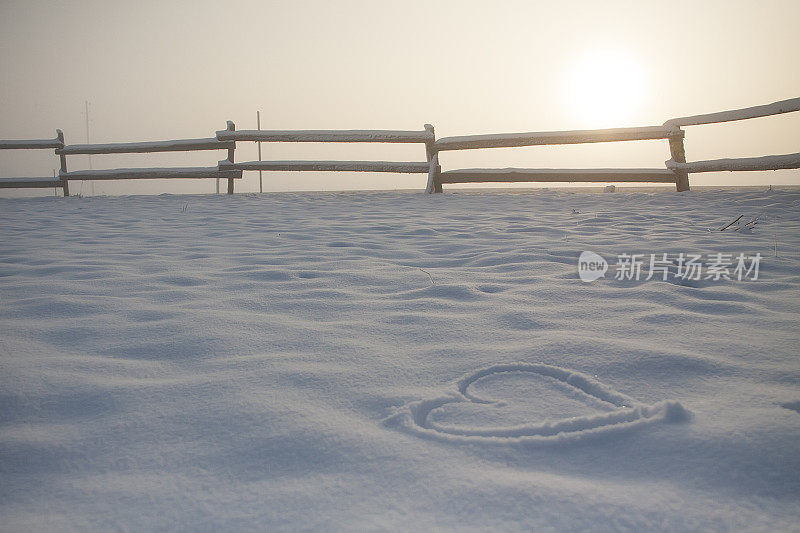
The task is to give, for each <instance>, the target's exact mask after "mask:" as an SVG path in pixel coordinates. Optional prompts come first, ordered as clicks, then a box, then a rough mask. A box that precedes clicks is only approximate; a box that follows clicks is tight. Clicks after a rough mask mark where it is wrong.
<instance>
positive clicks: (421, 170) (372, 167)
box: [219, 160, 429, 174]
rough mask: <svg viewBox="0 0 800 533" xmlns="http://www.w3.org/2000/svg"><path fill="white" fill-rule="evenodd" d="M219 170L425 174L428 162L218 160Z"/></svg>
mask: <svg viewBox="0 0 800 533" xmlns="http://www.w3.org/2000/svg"><path fill="white" fill-rule="evenodd" d="M219 168H220V169H221V170H226V169H238V170H282V171H289V172H305V171H320V172H327V171H346V172H397V173H400V174H425V173H426V172H428V169H429V164H428V163H427V162H425V161H421V162H415V161H409V162H406V161H246V162H243V163H228V162H226V161H224V160H223V161H220V162H219Z"/></svg>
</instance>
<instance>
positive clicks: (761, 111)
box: [664, 98, 800, 127]
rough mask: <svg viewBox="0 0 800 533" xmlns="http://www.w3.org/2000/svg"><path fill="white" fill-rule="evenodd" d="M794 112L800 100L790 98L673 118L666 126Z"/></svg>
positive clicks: (728, 120) (798, 109) (799, 104)
mask: <svg viewBox="0 0 800 533" xmlns="http://www.w3.org/2000/svg"><path fill="white" fill-rule="evenodd" d="M793 111H800V98H790V99H789V100H781V101H780V102H773V103H771V104H766V105H759V106H754V107H745V108H743V109H733V110H731V111H721V112H719V113H708V114H705V115H694V116H691V117H681V118H673V119H670V120H668V121H666V122H665V123H664V125H665V126H676V127H682V126H699V125H702V124H717V123H719V122H732V121H734V120H747V119H750V118H760V117H769V116H772V115H780V114H783V113H791V112H793Z"/></svg>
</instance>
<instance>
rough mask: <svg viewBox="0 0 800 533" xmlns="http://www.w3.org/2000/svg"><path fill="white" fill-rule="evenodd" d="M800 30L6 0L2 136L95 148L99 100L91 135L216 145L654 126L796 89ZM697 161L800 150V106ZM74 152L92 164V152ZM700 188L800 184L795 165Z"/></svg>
mask: <svg viewBox="0 0 800 533" xmlns="http://www.w3.org/2000/svg"><path fill="white" fill-rule="evenodd" d="M798 21H800V1H798V0H772V1H770V0H759V1H753V2H750V1H735V0H726V1H702V0H696V1H674V0H671V1H659V2H654V1H652V2H651V1H642V0H640V1H632V2H621V1H617V2H614V1H608V0H605V1H602V2H598V1H566V0H561V1H556V2H545V1H534V0H530V1H493V2H478V1H466V0H462V1H430V0H428V1H413V0H406V1H398V2H388V1H387V2H384V1H379V0H373V1H332V0H328V1H244V0H242V1H236V0H229V1H225V2H218V1H205V0H191V1H181V2H178V1H169V0H162V1H125V2H122V1H117V0H104V1H97V2H94V1H92V2H89V1H78V0H76V1H70V2H41V1H36V0H28V1H8V0H0V73H2V74H1V75H0V138H2V139H14V138H52V137H54V136H55V131H54V130H55V128H61V129H63V130H64V133H65V135H66V140H67V143H83V142H85V141H86V126H85V116H84V101H86V100H88V101H89V102H90V104H89V116H90V124H89V130H90V131H89V134H90V140H91V142H125V141H145V140H163V139H175V138H195V137H211V136H213V135H214V132H215V131H216V130H218V129H223V128H224V126H225V121H226V120H233V121H234V122H235V123H236V124H237V128H238V129H255V126H256V110H260V111H261V117H262V128H263V129H317V128H330V129H351V128H364V129H371V128H374V129H414V130H417V129H422V127H423V124H425V123H426V122H429V123H431V124H433V125H434V126H435V127H436V133H437V136H438V137H442V136H450V135H462V134H475V133H501V132H521V131H548V130H560V129H581V128H595V127H622V126H649V125H658V124H661V123H663V122H664V121H665V120H667V119H669V118H673V117H676V116H682V115H690V114H696V113H706V112H713V111H722V110H726V109H732V108H738V107H747V106H750V105H758V104H765V103H770V102H773V101H776V100H782V99H786V98H793V97H797V96H800V68H799V67H798V65H800V31H798ZM262 148H263V152H264V159H270V158H272V159H287V158H300V159H378V160H392V159H395V160H420V161H421V160H424V148H423V147H422V146H421V145H409V146H403V145H320V144H313V145H293V144H264V145H262ZM686 151H687V157H688V158H689V159H690V160H697V159H708V158H717V157H727V156H730V157H738V156H750V155H767V154H781V153H792V152H797V151H800V113H794V114H789V115H783V116H780V117H773V118H766V119H759V120H755V121H745V122H739V123H732V124H728V125H716V126H696V127H692V128H688V129H687V137H686ZM223 155H224V154H223V152H195V153H191V154H136V155H126V156H93V157H92V164H93V167H94V168H113V167H117V166H171V165H174V166H194V165H200V166H211V165H214V164H215V163H216V161H217V160H218V159H221V158H222V157H223ZM236 155H237V160H239V161H244V160H252V159H256V151H255V145H254V143H239V146H238V147H237V152H236ZM668 158H669V151H668V148H667V142H666V141H643V142H636V143H608V144H597V145H585V146H562V147H552V148H551V147H533V148H522V149H519V148H516V149H494V150H477V151H476V150H473V151H467V152H461V153H446V154H443V155H442V164H443V167H444V168H445V169H448V168H459V167H465V166H468V167H473V166H486V167H505V166H524V167H566V168H581V167H585V168H592V167H598V168H599V167H655V168H663V162H664V160H666V159H668ZM68 161H69V167H70V169H71V170H78V169H81V168H87V164H88V158H87V156H71V157H70V158H69V159H68ZM57 162H58V158H57V157H56V156H55V155H54V154H53V152H52V151H51V150H45V151H39V152H30V151H26V152H19V151H14V152H11V151H4V152H2V153H0V175H2V177H16V176H48V175H52V169H53V168H55V167H56V166H57ZM264 180H265V190H310V189H312V190H313V189H326V190H335V189H393V188H420V189H421V188H423V187H424V184H425V180H426V177H425V176H424V175H408V174H383V175H376V174H355V173H353V174H344V173H265V174H264ZM691 181H692V184H697V185H702V184H727V183H730V184H740V183H754V184H755V183H763V184H767V183H772V184H780V183H784V184H800V171H791V170H789V171H779V172H774V173H747V174H731V173H720V174H696V175H693V176H692V177H691ZM76 185H77V184H76ZM87 187H88V185H86V184H85V185H84V189H83V192H84V193H87V192H88V189H87ZM75 188H76V187H73V189H75ZM213 188H214V184H213V180H207V181H205V182H197V181H192V182H182V183H178V182H176V181H170V182H168V181H136V182H127V183H122V182H97V183H96V185H95V189H96V192H97V193H105V194H123V193H162V192H204V191H205V192H211V191H213ZM238 190H240V191H243V192H246V191H256V190H258V173H253V172H247V173H245V179H244V180H242V183H241V184H239V185H238ZM76 192H77V191H76ZM39 193H40V194H52V191H49V192H48V191H39ZM2 194H3V195H6V196H7V195H9V194H10V193H8V192H7V191H6V192H3V193H2ZM25 194H31V193H30V192H26V193H25Z"/></svg>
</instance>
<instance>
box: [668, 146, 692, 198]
mask: <svg viewBox="0 0 800 533" xmlns="http://www.w3.org/2000/svg"><path fill="white" fill-rule="evenodd" d="M669 153H670V157H671V158H672V160H674V161H680V162H681V163H685V162H686V150H685V149H684V146H683V137H670V139H669ZM671 170H673V172H675V188H676V189H677V190H678V192H683V191H688V190H689V174H688V173H687V172H686V171H684V170H674V169H671Z"/></svg>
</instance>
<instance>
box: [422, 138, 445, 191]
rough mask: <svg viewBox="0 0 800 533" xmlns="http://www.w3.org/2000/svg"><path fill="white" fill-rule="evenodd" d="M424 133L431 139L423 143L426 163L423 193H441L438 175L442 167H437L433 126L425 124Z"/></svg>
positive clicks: (437, 153) (437, 160) (437, 157)
mask: <svg viewBox="0 0 800 533" xmlns="http://www.w3.org/2000/svg"><path fill="white" fill-rule="evenodd" d="M425 131H429V132H430V133H431V135H433V138H432V139H431V140H430V141H427V142H426V143H425V158H426V159H427V161H428V185H427V186H426V187H425V192H427V193H428V194H432V193H435V192H442V184H441V183H440V182H439V174H440V173H441V171H442V167H441V166H440V165H439V152H437V151H436V146H435V143H436V132H435V130H434V129H433V126H432V125H430V124H425Z"/></svg>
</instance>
